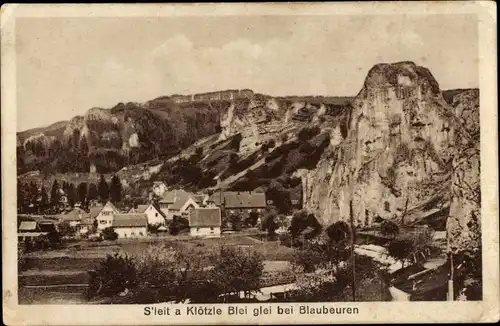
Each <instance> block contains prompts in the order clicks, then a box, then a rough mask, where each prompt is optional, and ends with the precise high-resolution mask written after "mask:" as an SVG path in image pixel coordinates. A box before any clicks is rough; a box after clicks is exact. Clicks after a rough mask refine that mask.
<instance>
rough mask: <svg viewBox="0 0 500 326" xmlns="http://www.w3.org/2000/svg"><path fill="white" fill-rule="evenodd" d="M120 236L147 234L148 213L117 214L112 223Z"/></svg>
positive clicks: (142, 235) (136, 236)
mask: <svg viewBox="0 0 500 326" xmlns="http://www.w3.org/2000/svg"><path fill="white" fill-rule="evenodd" d="M111 226H112V227H113V229H114V230H115V232H116V233H117V234H118V237H119V238H140V237H144V236H146V235H147V227H148V217H147V216H146V214H136V213H133V214H116V215H114V219H113V223H112V225H111Z"/></svg>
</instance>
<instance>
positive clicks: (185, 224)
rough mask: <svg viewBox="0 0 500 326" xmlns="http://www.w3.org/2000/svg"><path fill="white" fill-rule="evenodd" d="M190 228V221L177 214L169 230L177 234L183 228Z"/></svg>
mask: <svg viewBox="0 0 500 326" xmlns="http://www.w3.org/2000/svg"><path fill="white" fill-rule="evenodd" d="M188 229H189V221H188V220H187V219H186V218H184V217H181V216H177V215H175V216H174V218H173V219H172V222H170V224H169V226H168V231H169V233H170V234H172V235H177V234H179V233H180V232H181V231H183V230H188Z"/></svg>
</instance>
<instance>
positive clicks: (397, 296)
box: [389, 286, 410, 301]
mask: <svg viewBox="0 0 500 326" xmlns="http://www.w3.org/2000/svg"><path fill="white" fill-rule="evenodd" d="M389 292H390V293H391V296H392V300H391V301H410V294H408V293H406V292H404V291H401V290H400V289H398V288H395V287H394V286H391V287H390V288H389Z"/></svg>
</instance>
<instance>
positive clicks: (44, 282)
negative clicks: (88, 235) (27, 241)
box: [18, 234, 293, 304]
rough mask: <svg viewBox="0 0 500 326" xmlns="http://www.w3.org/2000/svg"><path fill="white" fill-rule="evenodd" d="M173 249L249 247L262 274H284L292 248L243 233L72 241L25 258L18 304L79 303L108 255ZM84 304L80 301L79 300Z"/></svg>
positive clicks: (20, 277)
mask: <svg viewBox="0 0 500 326" xmlns="http://www.w3.org/2000/svg"><path fill="white" fill-rule="evenodd" d="M155 244H157V245H160V244H163V245H165V246H168V247H173V248H197V249H198V250H199V249H201V250H206V252H207V253H208V252H211V251H213V250H217V249H218V248H219V247H220V246H223V245H229V246H243V247H252V248H253V249H254V250H256V251H257V252H259V253H261V255H262V256H263V259H264V270H265V271H266V272H277V271H284V270H286V269H287V268H288V267H289V264H288V262H287V261H290V260H291V258H292V255H293V249H291V248H287V247H284V246H280V245H279V244H278V243H277V242H271V241H270V242H263V241H260V240H257V239H254V238H252V237H249V236H247V235H244V234H228V235H224V236H223V237H221V238H213V239H192V238H189V237H187V236H179V237H173V236H167V237H151V238H146V239H141V240H131V239H128V240H127V239H123V240H118V241H115V242H108V241H103V242H83V241H80V242H74V243H69V244H67V245H66V247H65V248H62V249H58V250H50V251H41V252H33V253H30V254H27V255H26V269H25V270H24V271H23V272H20V274H19V278H18V280H19V300H20V303H25V304H29V303H37V304H41V303H61V302H64V300H66V299H65V298H67V300H69V301H70V302H75V303H77V302H81V300H85V299H84V295H83V293H84V291H85V287H86V284H88V280H89V274H88V271H89V270H92V269H95V268H96V267H97V266H98V265H99V263H100V262H101V261H103V260H104V259H105V258H106V255H108V254H114V253H125V254H127V255H129V256H135V255H138V254H140V253H141V252H144V250H146V249H147V248H148V247H149V246H151V245H155ZM83 302H84V301H83Z"/></svg>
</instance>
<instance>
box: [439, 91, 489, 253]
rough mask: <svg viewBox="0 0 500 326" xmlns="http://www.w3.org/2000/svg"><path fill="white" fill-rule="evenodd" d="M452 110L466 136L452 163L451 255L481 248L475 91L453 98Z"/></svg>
mask: <svg viewBox="0 0 500 326" xmlns="http://www.w3.org/2000/svg"><path fill="white" fill-rule="evenodd" d="M452 106H453V107H454V109H455V112H456V115H457V117H458V119H459V120H460V121H461V122H462V125H463V126H464V129H465V131H466V132H464V133H462V134H461V137H460V138H461V139H460V142H459V145H457V152H456V156H455V158H454V160H453V174H452V187H451V191H452V201H451V206H450V215H449V217H448V220H447V231H448V235H449V236H448V239H449V245H450V249H451V250H452V251H460V250H471V251H474V250H477V249H478V248H480V246H481V183H480V151H479V149H480V146H479V145H480V142H479V130H480V128H479V126H480V122H479V90H467V91H465V92H462V93H460V94H458V95H456V96H454V97H453V101H452Z"/></svg>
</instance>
